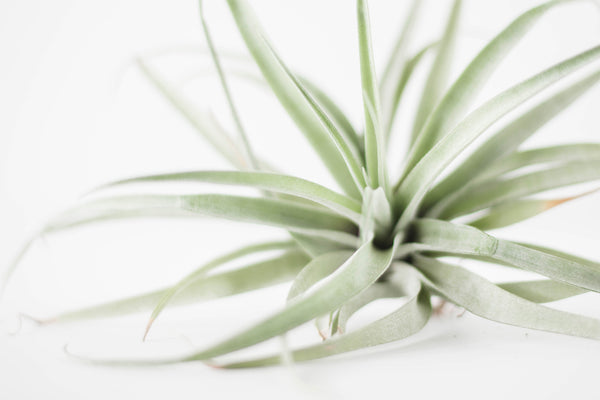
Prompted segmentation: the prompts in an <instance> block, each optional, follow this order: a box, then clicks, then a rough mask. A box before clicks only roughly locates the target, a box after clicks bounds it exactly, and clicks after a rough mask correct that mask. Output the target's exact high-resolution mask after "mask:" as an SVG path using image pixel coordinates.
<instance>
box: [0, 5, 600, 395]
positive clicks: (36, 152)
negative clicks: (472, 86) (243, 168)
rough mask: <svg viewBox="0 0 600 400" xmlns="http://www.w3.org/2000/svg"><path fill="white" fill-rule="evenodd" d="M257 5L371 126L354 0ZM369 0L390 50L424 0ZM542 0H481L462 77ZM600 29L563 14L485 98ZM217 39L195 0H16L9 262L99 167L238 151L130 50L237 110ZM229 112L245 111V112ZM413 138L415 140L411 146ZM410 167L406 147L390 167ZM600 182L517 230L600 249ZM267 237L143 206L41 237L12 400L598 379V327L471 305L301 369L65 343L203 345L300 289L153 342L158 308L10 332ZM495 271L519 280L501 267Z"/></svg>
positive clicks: (306, 166)
mask: <svg viewBox="0 0 600 400" xmlns="http://www.w3.org/2000/svg"><path fill="white" fill-rule="evenodd" d="M206 3H208V4H207V5H206V14H207V18H208V20H209V23H210V25H211V28H212V31H213V37H214V39H215V41H216V42H217V44H218V46H219V48H222V49H225V50H227V51H231V52H243V51H244V48H243V43H242V42H241V40H240V37H239V35H238V34H237V33H236V30H235V26H234V24H233V22H232V19H231V17H230V15H229V13H228V10H227V8H226V5H225V4H224V2H217V1H207V2H206ZM252 3H253V5H254V6H255V8H256V11H257V14H258V15H259V17H260V19H261V21H262V22H263V24H264V26H265V29H266V31H267V32H268V33H269V34H270V36H271V38H272V41H273V42H274V44H275V46H276V47H277V49H278V50H279V52H280V54H281V55H282V57H283V59H284V60H285V61H286V62H287V63H288V65H290V66H293V68H294V69H295V70H297V71H299V72H301V73H302V74H304V75H306V76H308V77H310V78H312V79H313V80H315V81H317V82H318V83H320V84H322V85H323V86H324V87H325V88H326V89H327V90H328V91H329V92H331V93H333V97H334V99H335V100H337V101H338V102H339V103H340V104H341V105H342V107H343V108H344V109H345V110H347V111H348V112H349V114H350V115H351V118H352V120H353V122H354V123H355V124H357V125H359V124H360V123H361V121H362V116H361V110H362V106H361V99H360V94H361V92H360V86H359V71H358V57H357V48H356V46H357V44H356V42H357V40H356V26H355V19H354V13H355V9H354V2H352V1H343V0H338V1H333V0H327V1H323V0H321V1H318V0H311V1H302V2H299V1H295V2H292V1H286V2H283V1H274V0H270V1H267V0H261V1H253V2H252ZM371 3H372V4H371V18H372V25H373V39H374V42H375V44H374V50H375V57H376V60H377V63H378V65H379V66H380V67H381V66H382V65H383V62H384V60H385V56H386V54H387V51H388V50H389V49H390V47H391V43H392V41H393V38H394V35H395V34H396V32H397V31H398V30H399V23H400V22H401V21H403V16H404V14H405V12H406V8H407V4H405V3H406V2H404V1H397V2H392V1H383V0H374V1H372V2H371ZM535 4H537V2H535V1H530V0H527V1H523V0H520V1H517V0H511V1H475V0H471V1H465V7H464V8H465V12H464V15H463V18H462V27H461V30H460V31H461V35H460V42H459V47H458V52H457V54H458V55H457V59H456V62H455V63H454V65H453V66H452V71H453V73H454V76H456V73H457V72H458V71H460V68H461V67H463V66H464V65H465V63H466V62H468V60H469V59H470V57H472V56H473V55H474V54H475V53H476V52H477V50H478V49H479V48H481V46H482V45H483V44H484V43H485V41H486V40H487V39H489V38H491V37H492V36H493V35H494V34H495V33H496V32H498V31H499V30H500V29H501V28H502V27H503V26H504V25H506V24H507V23H508V22H509V21H510V20H511V19H512V18H514V17H516V16H517V15H518V14H519V13H520V12H522V11H524V10H525V9H527V8H529V7H530V6H533V5H535ZM448 6H449V2H448V1H440V0H429V1H428V2H426V6H425V7H424V10H423V14H422V16H421V25H420V30H419V34H420V37H419V39H418V40H417V41H416V42H415V43H414V47H413V50H416V49H418V47H419V45H423V44H425V43H428V42H429V41H430V40H433V39H435V38H436V37H437V35H439V34H440V31H441V28H442V26H443V18H444V16H445V14H446V12H447V9H448ZM599 39H600V10H599V9H598V8H597V7H594V6H593V5H591V4H589V3H588V4H586V3H582V4H575V5H569V6H564V7H561V8H560V9H557V10H555V11H553V12H551V13H550V14H549V15H548V16H547V17H545V18H544V19H543V20H542V21H541V22H540V23H539V24H538V25H537V26H536V27H535V28H534V30H533V31H532V32H531V34H530V35H529V36H528V37H527V38H526V39H525V40H524V41H523V42H522V44H521V45H519V47H518V48H517V49H516V50H515V51H514V52H513V53H511V55H510V57H509V58H507V60H506V62H505V63H504V64H503V65H502V68H501V70H500V72H499V73H497V74H496V75H495V76H494V78H493V79H492V81H490V83H489V85H488V87H487V89H486V90H485V92H484V94H483V95H482V96H481V100H484V99H485V98H487V97H489V96H490V95H491V94H493V93H495V92H497V91H498V90H501V89H503V88H505V87H507V85H509V84H511V83H514V82H516V81H518V80H520V79H523V78H525V77H527V76H528V75H530V74H531V73H533V72H535V71H537V70H539V69H541V68H543V67H545V66H547V65H549V64H550V63H553V62H556V61H558V60H560V59H561V58H564V57H567V56H569V55H572V54H574V53H575V52H578V51H581V50H583V49H586V48H588V47H591V46H593V45H596V44H598V42H599ZM202 44H203V38H202V34H201V28H200V24H199V21H198V12H197V4H196V2H194V1H191V0H190V1H183V0H177V1H169V2H167V1H148V0H145V1H134V0H124V1H123V0H122V1H116V0H113V1H91V0H90V1H74V0H73V1H67V0H55V1H52V2H48V1H41V0H3V1H1V2H0V110H1V111H0V221H1V223H0V243H1V244H0V265H1V266H5V265H7V264H8V263H9V261H10V259H11V257H12V256H13V255H14V254H15V252H16V251H17V249H18V247H19V245H20V244H21V243H22V242H23V241H24V240H25V238H26V237H27V236H28V235H29V234H31V232H33V231H34V230H35V229H37V228H38V227H39V226H40V224H42V223H43V221H45V220H46V219H47V218H48V217H50V216H51V215H53V214H54V213H56V212H58V211H59V210H61V209H64V208H65V207H67V206H69V205H71V204H73V203H74V202H76V201H77V199H78V198H79V197H80V196H81V195H82V194H83V193H85V191H86V190H89V189H90V188H92V187H94V186H96V185H98V184H101V183H104V182H107V181H110V180H114V179H117V178H123V177H128V176H133V175H137V174H143V173H153V172H166V171H177V170H183V169H201V168H211V169H216V168H226V167H227V166H226V164H225V163H224V162H223V161H222V160H221V159H219V158H218V156H217V155H215V154H214V153H213V152H212V151H211V150H210V149H209V148H208V147H207V146H206V145H205V144H204V143H203V142H202V140H201V139H199V138H198V137H197V136H196V134H195V133H194V132H193V130H192V129H191V128H190V127H189V126H188V125H187V124H186V122H185V121H183V120H182V119H181V118H180V117H179V115H177V113H176V112H175V111H174V110H173V109H172V108H171V107H170V106H169V105H168V104H167V103H166V102H165V101H164V100H163V99H162V98H161V97H160V96H159V95H158V94H157V92H156V91H155V90H154V89H153V88H152V87H151V86H150V85H149V84H148V83H147V82H146V81H145V80H144V78H143V77H142V76H141V74H140V73H139V71H138V70H137V69H136V68H135V67H134V66H133V65H132V60H133V58H134V57H135V56H137V55H141V56H144V57H151V59H152V60H153V61H154V62H155V63H156V65H157V66H158V67H160V69H161V71H162V72H163V73H164V74H165V76H166V77H168V78H169V80H171V81H172V82H175V83H176V84H179V85H181V86H182V87H183V88H185V90H186V93H187V94H188V95H189V96H190V97H191V98H192V99H193V100H194V101H196V102H197V103H198V106H199V107H209V108H211V109H213V110H215V112H217V114H219V115H221V116H223V117H225V118H226V117H227V113H226V107H225V105H224V102H223V96H222V94H221V93H220V91H219V88H218V86H217V85H216V79H215V77H214V75H213V76H209V78H210V79H206V76H205V75H202V76H204V78H202V76H201V77H200V78H198V77H199V74H198V71H205V70H206V69H207V68H210V66H211V64H210V61H209V60H208V59H207V58H206V57H203V56H201V55H198V54H196V53H194V52H190V51H189V50H188V49H189V48H190V47H194V46H197V45H202ZM165 54H167V55H165ZM596 65H597V64H596ZM200 75H201V74H200ZM233 83H234V91H235V92H236V94H237V95H238V96H239V99H240V101H239V107H240V109H241V110H242V114H243V119H244V122H245V124H246V125H247V127H248V130H249V131H250V135H251V136H252V139H253V140H254V141H255V142H256V144H257V145H256V146H257V149H258V151H259V152H260V153H261V154H263V155H264V156H265V157H266V158H268V159H269V160H272V162H274V163H278V164H279V165H281V166H282V167H283V168H284V169H285V170H287V171H291V172H293V173H295V174H297V175H301V176H304V177H308V178H311V179H314V180H316V181H319V182H323V183H326V184H329V183H331V180H330V179H329V178H328V177H327V176H325V173H324V170H323V168H322V167H321V166H320V165H319V163H318V161H317V160H316V158H315V157H314V156H313V155H312V153H311V152H310V150H309V149H308V147H307V146H306V144H305V143H304V141H303V139H302V137H301V135H300V134H299V133H298V132H297V131H296V130H295V128H294V126H293V124H292V123H291V122H290V121H289V120H288V119H287V117H285V114H284V113H283V111H282V109H281V108H280V107H279V106H278V104H277V103H276V101H275V100H274V99H273V98H272V97H270V96H269V95H268V94H267V93H266V92H264V91H261V90H259V89H258V90H257V89H256V88H255V87H252V86H250V85H246V84H243V83H240V82H236V81H234V82H233ZM418 89H419V85H414V87H412V88H411V90H409V92H408V94H407V95H408V96H409V97H408V98H409V99H410V101H408V102H406V104H405V106H406V107H407V110H411V109H412V108H414V104H415V103H416V102H417V101H418V97H415V96H414V95H415V93H416V91H418ZM598 104H600V88H598V87H597V88H595V89H593V90H592V91H591V92H590V93H589V94H587V95H586V96H585V97H584V98H582V99H581V100H580V101H579V102H578V103H577V105H576V106H575V107H573V108H571V109H570V110H568V111H567V112H565V113H564V114H562V115H561V116H559V117H558V118H557V119H556V120H555V121H553V122H552V124H551V125H550V126H548V127H547V128H544V130H543V131H542V132H540V134H539V135H538V136H536V138H535V139H534V140H532V141H531V144H551V143H558V142H564V141H568V140H573V141H574V140H579V141H597V140H598V128H599V127H600V115H599V113H598ZM409 115H410V114H408V113H403V114H401V115H400V119H401V122H400V124H398V126H397V128H398V132H397V133H399V134H401V133H402V132H403V131H405V130H406V127H407V126H409V125H410V120H409ZM226 125H227V126H231V124H230V123H229V121H226ZM401 145H402V141H401V140H400V141H398V143H397V144H396V145H395V146H396V147H397V148H398V149H400V148H401ZM395 153H399V151H396V152H395ZM392 154H394V152H392ZM394 161H395V162H394ZM398 165H399V160H398V159H397V154H395V158H393V159H392V160H390V166H396V167H397V166H398ZM599 199H600V197H599V195H598V194H596V195H592V196H589V197H587V198H584V199H581V200H579V201H577V202H574V203H571V204H566V205H564V206H561V207H559V208H557V209H555V210H553V211H552V212H550V213H548V214H546V215H544V216H540V217H539V218H536V219H534V220H532V221H528V222H526V223H523V224H521V225H519V226H518V227H516V228H513V229H511V230H506V231H505V232H499V235H502V236H506V237H511V238H517V239H519V240H528V241H535V242H539V243H544V244H547V245H550V246H556V247H557V248H561V249H564V250H568V251H571V252H574V253H578V254H581V255H584V256H587V257H590V258H595V259H600V253H599V252H598V246H597V243H598V231H597V229H596V225H597V222H598V217H599V213H598V209H597V204H598V200H599ZM509 235H510V236H509ZM260 237H281V233H280V232H278V231H276V230H274V229H267V228H263V227H257V226H250V225H242V224H234V223H229V222H221V221H209V220H195V221H186V222H182V221H176V222H167V221H144V222H140V221H136V222H135V223H115V224H106V225H99V226H95V227H87V228H82V229H78V230H74V231H71V232H65V233H63V234H58V235H54V236H50V237H47V238H46V239H45V240H44V241H40V242H38V244H36V246H35V247H34V248H33V249H32V251H31V252H30V254H29V255H28V256H27V257H26V259H25V260H24V261H23V264H22V265H21V269H20V271H19V272H18V273H17V275H16V276H15V280H14V281H13V282H12V284H11V286H10V287H9V291H8V292H7V294H6V297H5V299H4V301H3V302H2V304H0V310H1V316H0V318H1V328H2V332H1V333H0V398H7V399H20V398H91V399H95V398H98V399H100V398H106V397H108V396H111V397H115V398H129V397H132V396H135V397H138V396H139V397H145V398H165V397H167V396H169V397H171V396H172V397H177V398H198V397H201V396H211V397H212V398H234V397H238V396H249V397H250V398H306V397H317V398H365V397H366V396H381V397H382V398H393V397H400V396H410V398H420V397H433V396H441V395H443V396H450V397H451V398H452V397H459V396H460V397H462V398H480V397H486V398H505V397H507V396H511V397H517V398H519V397H526V396H529V397H531V396H535V397H536V398H556V399H562V398H565V397H567V396H573V397H575V395H577V397H578V398H598V394H600V393H599V392H600V389H598V384H597V361H596V360H597V359H598V356H600V346H599V344H598V343H596V342H593V341H589V340H583V339H576V338H570V337H561V336H558V335H552V334H546V333H540V332H534V331H530V330H526V329H520V328H514V327H508V326H501V325H498V324H495V323H492V322H488V321H485V320H482V319H480V318H477V317H474V316H472V315H470V314H468V313H467V314H465V315H464V316H463V317H462V318H457V317H456V314H458V313H459V311H460V310H449V311H448V312H447V314H446V315H444V316H442V317H438V318H434V319H433V320H432V321H431V322H430V323H429V325H428V326H427V327H426V328H425V330H424V331H423V332H422V333H420V334H418V335H416V336H415V337H413V338H410V339H408V340H406V341H404V342H402V343H396V344H392V345H388V346H383V347H381V348H378V349H375V350H373V351H366V352H358V353H356V354H352V355H349V356H347V357H343V358H338V359H332V360H325V361H321V362H316V363H310V364H306V365H299V366H296V367H295V368H293V369H288V368H271V369H264V370H250V371H233V372H227V371H225V372H224V371H218V370H213V369H210V368H207V367H205V366H203V365H202V364H189V365H181V366H171V367H160V368H149V369H122V368H104V367H91V366H87V365H83V364H80V363H78V362H77V361H74V360H73V359H70V358H68V357H67V356H65V354H64V353H63V351H62V347H63V345H64V344H66V343H69V344H70V346H71V347H70V348H71V349H72V351H74V352H77V351H79V352H81V353H83V354H99V355H115V356H119V355H128V354H131V353H132V352H135V351H137V352H138V354H147V353H148V352H150V353H152V354H156V353H160V354H165V353H167V354H168V353H170V352H180V351H185V350H190V349H191V348H192V346H193V347H201V346H203V345H204V344H205V343H207V342H209V341H210V340H214V339H216V338H217V337H219V335H226V334H230V333H232V332H233V331H235V330H236V329H239V327H240V326H243V325H245V324H248V323H249V322H250V321H253V320H256V319H257V318H259V317H260V316H261V315H263V314H264V313H266V312H268V310H272V309H275V308H277V307H279V306H280V305H281V304H282V301H283V298H284V295H285V287H278V288H275V289H273V290H270V291H266V292H265V293H264V294H259V295H256V294H253V295H244V296H240V297H238V298H234V299H229V300H226V301H221V302H215V303H211V304H207V305H201V306H198V307H193V308H188V309H179V310H174V311H171V312H167V313H165V316H164V318H163V319H162V320H160V321H158V322H157V324H156V327H155V330H154V331H153V333H152V335H151V337H150V341H149V342H148V343H147V344H145V345H144V346H141V345H140V343H139V342H140V340H139V339H140V335H141V332H142V330H143V326H144V324H145V318H146V316H145V315H141V316H136V317H133V318H123V319H118V320H116V321H99V322H97V323H96V322H95V323H89V324H82V325H69V326H56V327H49V328H45V329H35V328H32V327H28V326H25V327H24V329H23V330H22V331H21V333H19V334H18V335H16V336H10V335H8V334H7V333H6V332H8V331H11V330H13V329H14V328H15V327H16V320H15V317H14V316H15V314H16V313H17V312H27V313H30V314H32V315H36V316H48V315H52V314H54V313H56V312H58V311H62V310H66V309H69V308H73V307H77V306H80V305H86V304H92V303H94V302H97V301H102V300H108V299H112V298H116V297H119V296H125V295H128V294H135V293H138V292H141V291H144V290H148V289H152V288H156V287H160V286H163V285H166V284H170V283H173V282H175V281H176V280H177V278H179V277H181V276H183V275H184V274H185V273H186V272H188V271H190V270H192V269H193V267H194V266H195V265H198V264H199V263H200V262H202V261H203V260H207V259H208V258H209V257H211V256H214V255H217V254H219V253H221V252H223V251H225V250H227V249H230V248H231V247H233V246H234V245H238V244H241V243H247V242H250V241H256V240H257V239H258V238H260ZM481 268H483V267H481ZM484 272H487V273H489V274H490V276H492V277H497V278H498V277H503V278H504V275H503V274H502V273H501V272H499V271H498V270H496V269H490V270H485V271H484ZM599 305H600V301H598V299H597V298H596V297H595V296H593V295H584V296H580V297H578V298H576V299H571V300H568V301H564V302H561V303H559V304H557V305H556V307H558V308H561V309H569V310H573V311H578V312H581V313H583V314H586V315H591V316H596V317H600V312H599V311H598V306H599ZM383 306H384V307H386V306H387V305H385V304H384V305H383ZM374 311H375V310H374ZM309 332H310V333H309V335H312V336H311V338H312V337H313V336H314V339H315V340H316V339H317V338H316V335H314V333H313V332H312V331H309ZM190 342H191V343H190ZM274 346H275V347H274V348H275V349H276V348H277V347H276V346H277V344H276V343H275V344H274Z"/></svg>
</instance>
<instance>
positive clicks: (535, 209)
mask: <svg viewBox="0 0 600 400" xmlns="http://www.w3.org/2000/svg"><path fill="white" fill-rule="evenodd" d="M593 192H596V191H592V192H586V193H582V194H579V195H577V196H570V197H563V198H558V199H524V200H513V201H509V202H505V203H501V204H498V205H497V206H494V207H491V208H490V209H489V210H487V212H486V214H485V215H483V216H481V217H479V218H477V219H475V220H474V221H471V222H469V223H468V225H471V226H473V227H475V228H477V229H481V230H484V231H486V230H491V229H498V228H502V227H505V226H509V225H513V224H516V223H518V222H521V221H524V220H526V219H529V218H532V217H535V216H536V215H539V214H541V213H543V212H546V211H548V210H551V209H553V208H554V207H556V206H559V205H561V204H563V203H566V202H569V201H572V200H576V199H578V198H580V197H583V196H586V195H589V194H591V193H593Z"/></svg>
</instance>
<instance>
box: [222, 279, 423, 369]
mask: <svg viewBox="0 0 600 400" xmlns="http://www.w3.org/2000/svg"><path fill="white" fill-rule="evenodd" d="M405 286H407V289H408V290H406V292H407V295H408V296H410V298H409V300H408V301H407V302H406V303H405V304H404V305H402V306H401V307H400V308H399V309H398V310H396V311H394V312H392V313H391V314H389V315H387V316H385V317H383V318H381V319H379V320H377V321H375V322H372V323H370V324H368V325H366V326H364V327H362V328H359V329H357V330H356V331H353V332H349V333H346V334H344V335H340V336H337V337H335V338H333V339H331V340H326V341H324V342H323V343H320V344H317V345H313V346H310V347H305V348H303V349H299V350H295V351H293V352H292V353H291V356H292V358H293V360H294V361H296V362H300V361H309V360H314V359H318V358H323V357H329V356H333V355H336V354H342V353H346V352H349V351H354V350H360V349H363V348H368V347H372V346H377V345H380V344H384V343H390V342H395V341H398V340H401V339H404V338H406V337H408V336H411V335H413V334H415V333H417V332H418V331H420V330H421V329H422V328H423V326H425V324H426V323H427V321H429V318H430V316H431V304H430V302H429V294H428V293H427V291H425V290H422V289H421V284H420V283H419V282H418V280H416V279H415V278H414V277H413V279H410V280H409V281H408V282H407V284H405ZM409 286H410V287H409ZM280 362H281V357H280V356H277V355H276V356H271V357H265V358H259V359H255V360H249V361H241V362H235V363H229V364H225V365H220V366H221V367H223V368H248V367H262V366H267V365H273V364H279V363H280Z"/></svg>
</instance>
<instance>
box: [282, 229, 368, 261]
mask: <svg viewBox="0 0 600 400" xmlns="http://www.w3.org/2000/svg"><path fill="white" fill-rule="evenodd" d="M291 235H292V237H293V238H294V241H295V242H296V243H297V244H298V246H299V247H300V248H301V249H302V250H304V251H305V252H306V254H308V255H310V256H311V257H312V258H314V257H318V256H320V255H321V254H325V253H331V252H335V251H340V250H355V249H356V247H357V246H358V245H359V242H358V241H356V243H354V245H350V244H347V243H340V242H339V241H336V240H332V239H331V238H326V237H322V236H315V235H308V234H301V233H297V232H292V233H291Z"/></svg>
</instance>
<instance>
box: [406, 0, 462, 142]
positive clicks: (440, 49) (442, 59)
mask: <svg viewBox="0 0 600 400" xmlns="http://www.w3.org/2000/svg"><path fill="white" fill-rule="evenodd" d="M461 6H462V1H461V0H454V5H453V6H452V10H451V12H450V15H449V16H448V21H447V23H446V28H445V30H444V33H443V35H442V39H441V40H440V43H439V45H438V46H437V54H436V56H435V60H434V61H433V64H432V66H431V70H430V71H429V76H428V77H427V81H426V83H425V88H424V89H423V92H422V95H421V101H420V102H419V107H418V108H417V114H416V116H415V120H414V123H413V130H412V136H411V143H414V142H415V141H416V140H417V137H418V135H419V132H421V129H422V128H423V125H424V124H425V121H426V120H427V118H428V117H429V115H430V114H431V112H432V111H433V110H434V107H435V105H436V104H437V103H438V101H439V100H440V98H441V97H442V95H443V94H444V91H445V90H446V86H447V85H448V75H449V72H450V65H451V63H452V58H453V56H454V47H455V44H456V36H457V34H458V21H459V19H460V9H461Z"/></svg>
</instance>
